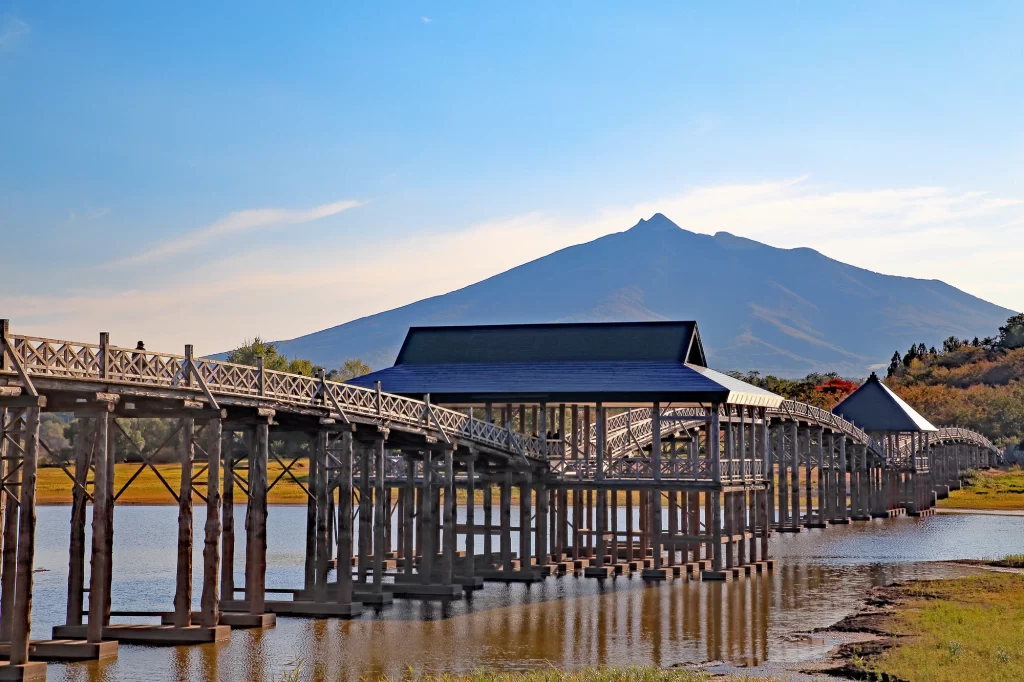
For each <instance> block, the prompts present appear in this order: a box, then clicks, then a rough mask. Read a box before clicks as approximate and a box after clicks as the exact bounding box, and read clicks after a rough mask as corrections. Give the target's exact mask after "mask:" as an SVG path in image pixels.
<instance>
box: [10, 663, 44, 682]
mask: <svg viewBox="0 0 1024 682" xmlns="http://www.w3.org/2000/svg"><path fill="white" fill-rule="evenodd" d="M45 679H46V664H45V663H43V662H42V661H29V662H28V663H24V664H22V665H11V664H10V663H4V664H0V680H4V681H5V682H6V681H7V680H45Z"/></svg>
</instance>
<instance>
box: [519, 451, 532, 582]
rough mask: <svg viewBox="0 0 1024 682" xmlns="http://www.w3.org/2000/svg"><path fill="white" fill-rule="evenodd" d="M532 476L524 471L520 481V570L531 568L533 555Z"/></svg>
mask: <svg viewBox="0 0 1024 682" xmlns="http://www.w3.org/2000/svg"><path fill="white" fill-rule="evenodd" d="M531 482H532V476H531V475H530V472H529V471H526V472H524V473H523V478H522V480H521V481H520V483H519V570H521V571H528V570H530V557H532V556H533V552H532V547H531V542H530V521H531V519H530V516H531V513H530V512H531V511H532V506H533V495H532V493H531V491H532V485H531Z"/></svg>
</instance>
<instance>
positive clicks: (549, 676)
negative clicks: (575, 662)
mask: <svg viewBox="0 0 1024 682" xmlns="http://www.w3.org/2000/svg"><path fill="white" fill-rule="evenodd" d="M301 672H302V665H301V663H298V664H294V665H293V666H292V668H291V669H290V670H289V671H288V672H287V673H285V674H284V675H283V676H281V677H279V678H277V679H278V680H280V682H293V681H294V682H298V680H300V679H302V677H301ZM777 679H778V678H768V677H749V676H743V677H739V676H729V677H720V676H715V677H712V676H711V675H709V674H708V673H705V672H693V671H689V670H679V669H674V668H658V667H655V666H635V667H632V668H580V669H578V670H561V669H558V668H538V669H536V670H526V671H498V670H477V671H474V672H471V673H438V674H435V673H427V674H424V673H417V672H415V671H412V670H410V671H409V672H408V673H407V674H405V675H403V676H402V677H383V678H379V679H378V680H377V682H709V681H710V680H716V681H721V682H773V680H777ZM780 682H781V680H780Z"/></svg>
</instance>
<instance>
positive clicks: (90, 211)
mask: <svg viewBox="0 0 1024 682" xmlns="http://www.w3.org/2000/svg"><path fill="white" fill-rule="evenodd" d="M108 213H110V208H109V207H104V208H87V209H85V210H84V211H82V212H81V213H79V212H78V211H76V210H75V209H73V208H69V209H68V221H67V224H68V225H70V224H71V223H75V222H78V221H79V220H86V221H89V220H99V219H100V218H102V217H103V216H105V215H107V214H108Z"/></svg>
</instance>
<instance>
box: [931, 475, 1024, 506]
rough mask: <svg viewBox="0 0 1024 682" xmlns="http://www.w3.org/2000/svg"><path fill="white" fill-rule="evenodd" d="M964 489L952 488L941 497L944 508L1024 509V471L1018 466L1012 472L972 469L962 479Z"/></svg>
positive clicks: (940, 504) (941, 504)
mask: <svg viewBox="0 0 1024 682" xmlns="http://www.w3.org/2000/svg"><path fill="white" fill-rule="evenodd" d="M961 480H962V481H963V484H964V486H965V487H964V488H963V490H952V491H950V493H949V497H948V498H946V499H944V500H939V506H940V507H948V508H961V509H989V510H993V511H1019V510H1024V471H1021V468H1020V467H1019V466H1015V467H1013V468H1012V469H1010V470H1008V471H1000V470H994V471H973V470H972V471H968V472H967V473H966V474H965V476H964V477H963V478H962V479H961Z"/></svg>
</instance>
